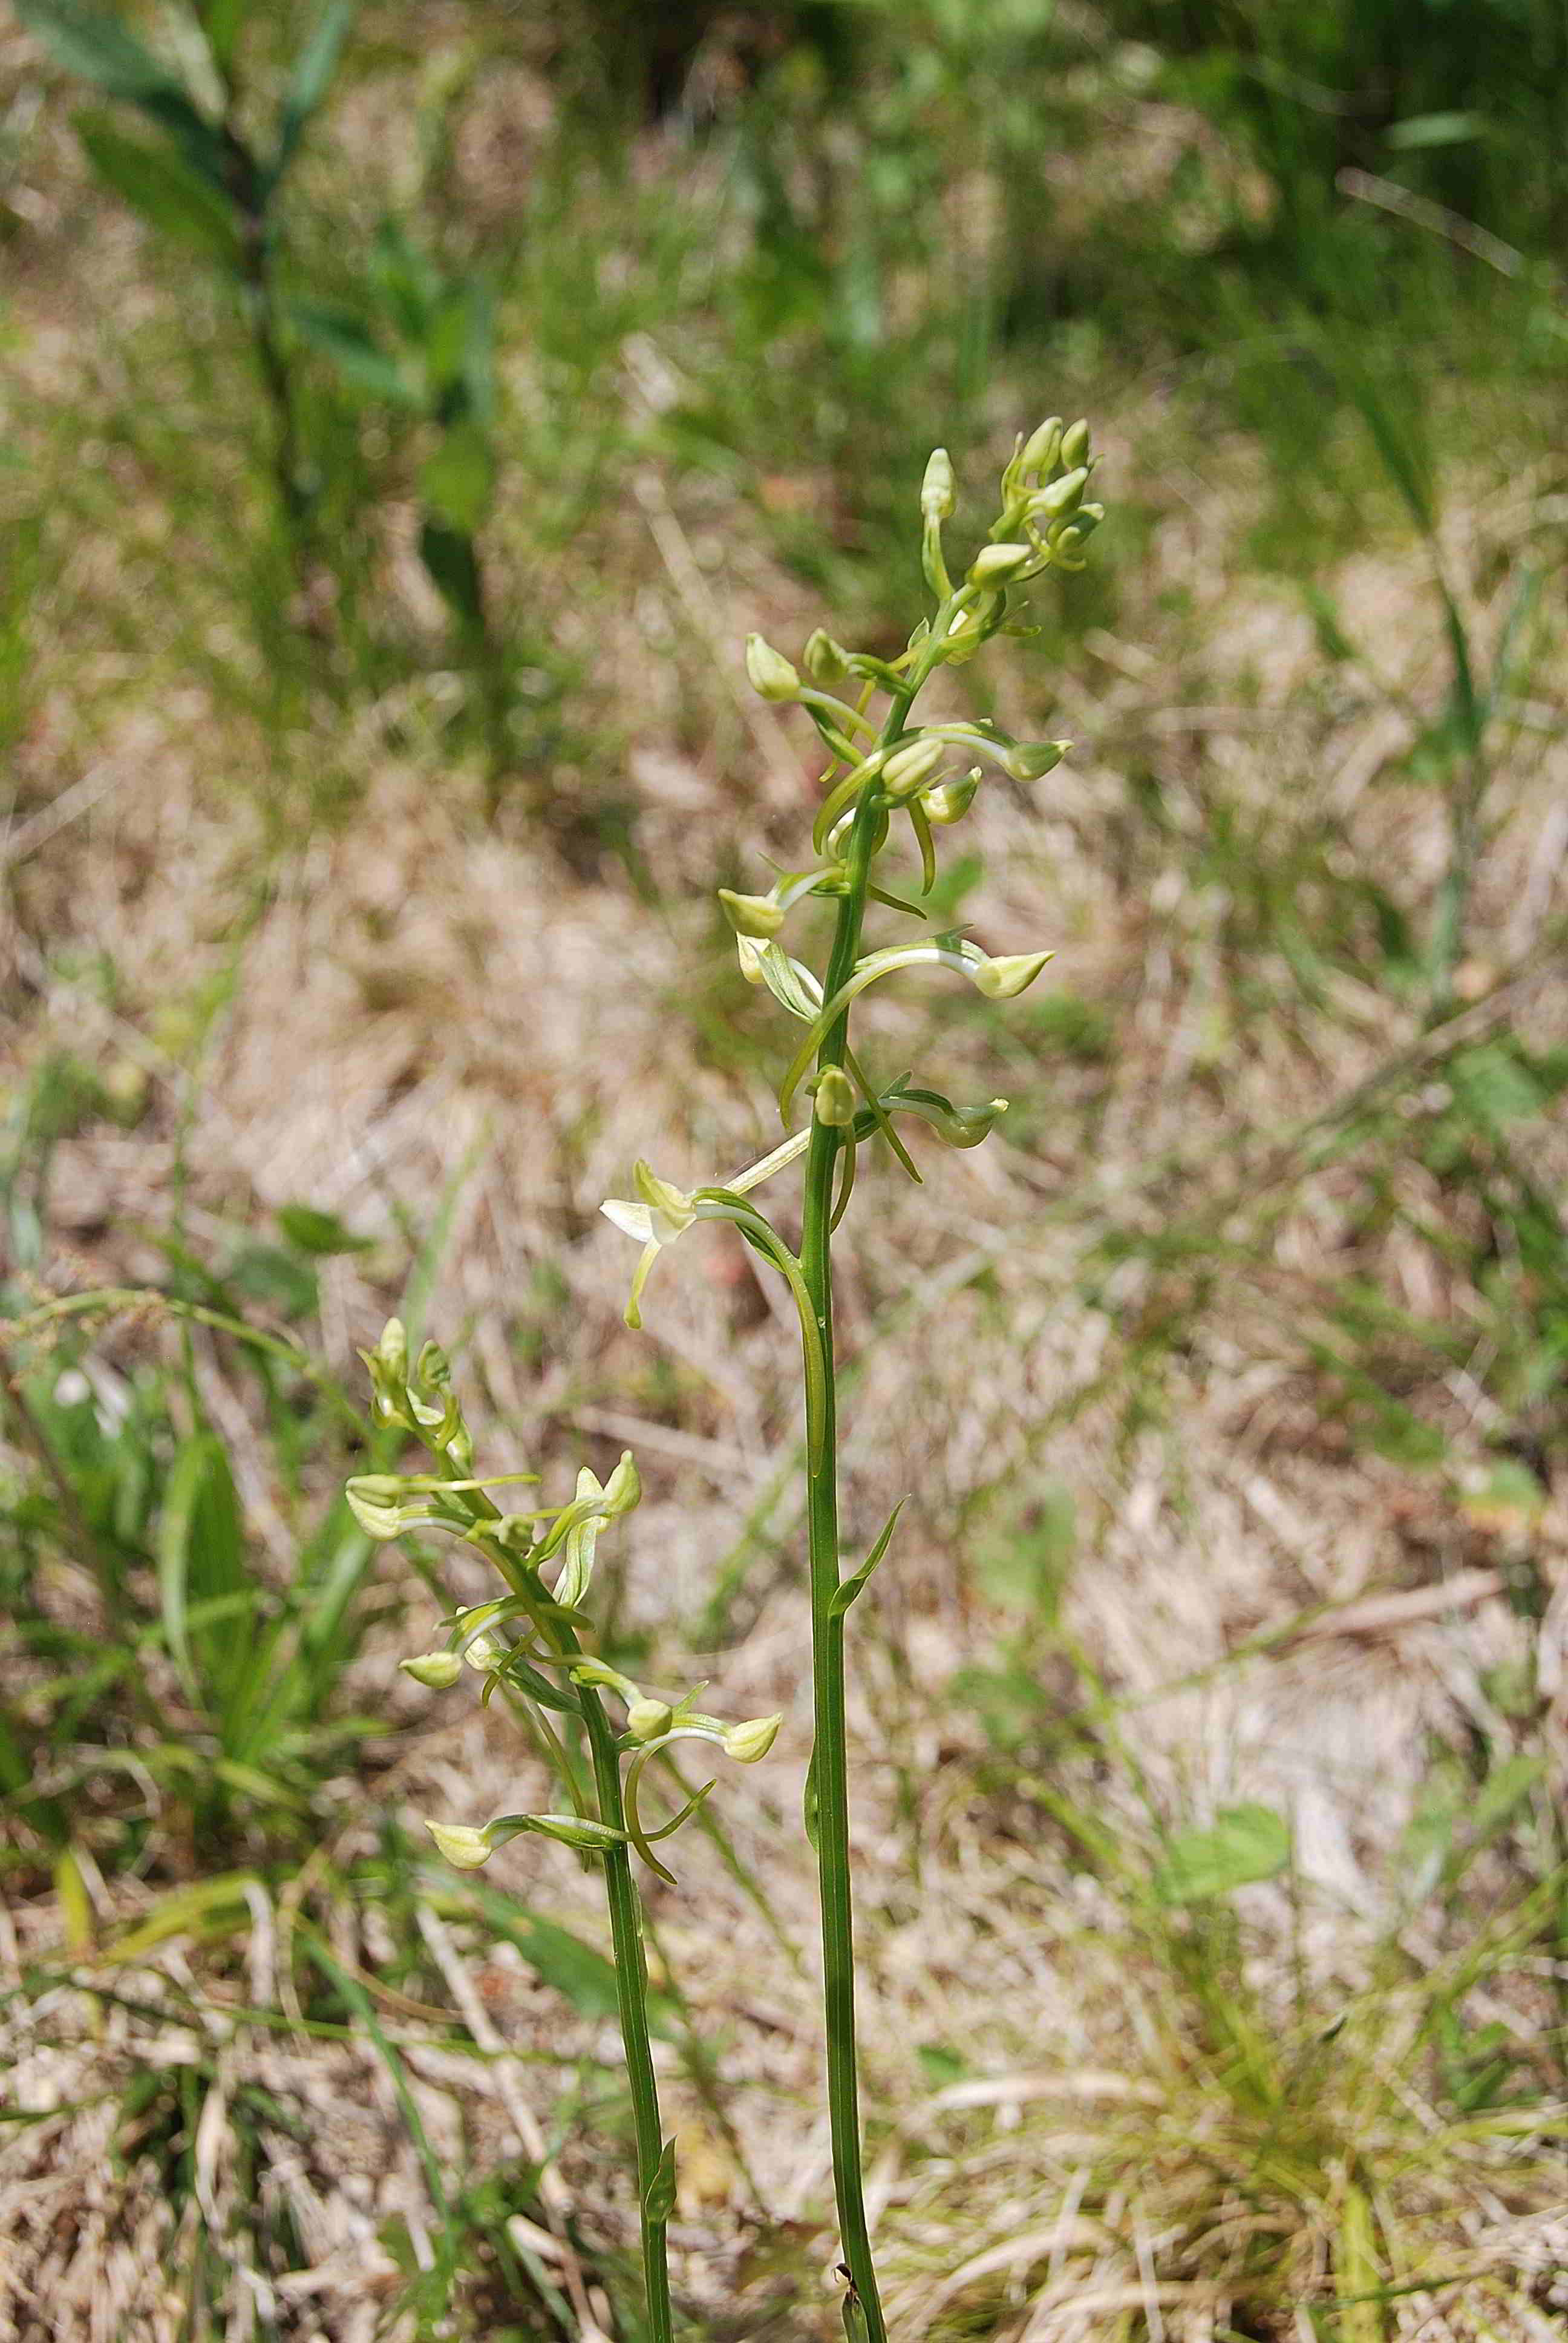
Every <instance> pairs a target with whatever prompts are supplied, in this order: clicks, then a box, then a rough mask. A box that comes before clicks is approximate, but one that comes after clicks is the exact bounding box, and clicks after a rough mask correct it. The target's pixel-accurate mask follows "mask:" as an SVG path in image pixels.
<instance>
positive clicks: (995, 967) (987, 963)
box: [970, 951, 1056, 1001]
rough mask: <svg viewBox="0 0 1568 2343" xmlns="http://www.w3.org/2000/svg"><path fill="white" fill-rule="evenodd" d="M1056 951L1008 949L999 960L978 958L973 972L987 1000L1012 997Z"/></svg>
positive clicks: (1026, 988) (1032, 980)
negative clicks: (1018, 950)
mask: <svg viewBox="0 0 1568 2343" xmlns="http://www.w3.org/2000/svg"><path fill="white" fill-rule="evenodd" d="M1055 958H1056V954H1055V953H1054V952H1048V951H1043V952H1006V953H1004V954H1003V955H1002V957H1001V959H1000V960H978V961H976V963H975V964H974V966H973V967H972V968H971V969H970V976H971V977H972V978H973V980H974V982H975V983H976V985H977V986H978V987H979V989H980V991H981V992H983V993H984V994H985V997H986V999H987V1000H988V1001H1012V1000H1014V999H1016V997H1017V995H1018V994H1019V993H1020V992H1024V991H1027V990H1028V989H1029V987H1030V985H1031V984H1032V983H1033V982H1034V980H1035V978H1036V977H1037V976H1038V975H1039V974H1040V970H1041V969H1042V968H1043V967H1044V966H1045V963H1046V961H1047V960H1054V959H1055Z"/></svg>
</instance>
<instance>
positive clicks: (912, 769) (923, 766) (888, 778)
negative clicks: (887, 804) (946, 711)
mask: <svg viewBox="0 0 1568 2343" xmlns="http://www.w3.org/2000/svg"><path fill="white" fill-rule="evenodd" d="M947 753H948V744H947V742H946V741H945V740H932V739H918V740H911V741H910V744H909V746H908V747H907V748H904V749H894V751H893V753H892V755H891V756H890V758H889V759H888V761H887V763H886V764H885V765H884V766H883V767H882V773H881V782H882V787H883V788H884V789H886V790H887V792H888V795H889V796H890V798H907V797H911V796H913V794H914V792H915V790H916V789H921V788H923V787H924V785H925V783H926V782H927V781H929V780H930V778H931V776H932V774H933V773H934V772H935V771H936V770H937V769H938V767H939V766H940V764H941V762H942V759H944V758H945V757H946V755H947Z"/></svg>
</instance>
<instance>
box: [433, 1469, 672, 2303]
mask: <svg viewBox="0 0 1568 2343" xmlns="http://www.w3.org/2000/svg"><path fill="white" fill-rule="evenodd" d="M479 1499H480V1502H481V1503H483V1504H485V1505H487V1506H490V1509H491V1511H492V1512H493V1511H494V1510H495V1509H494V1507H493V1506H491V1505H490V1499H489V1498H488V1497H487V1495H486V1494H485V1493H484V1492H483V1491H480V1492H479ZM484 1550H485V1552H486V1553H487V1554H488V1555H489V1557H490V1559H491V1560H492V1561H493V1562H494V1563H495V1564H496V1565H497V1567H498V1570H499V1571H500V1574H501V1575H502V1577H503V1578H504V1579H505V1580H506V1582H507V1584H508V1585H509V1586H510V1587H511V1588H512V1589H513V1591H514V1593H517V1594H522V1595H524V1596H525V1598H526V1597H527V1596H528V1594H531V1593H532V1592H533V1589H532V1587H531V1585H529V1584H528V1573H527V1571H526V1570H524V1569H522V1568H521V1567H519V1566H518V1564H515V1563H514V1562H513V1560H512V1557H511V1556H510V1555H509V1554H508V1553H507V1552H506V1550H505V1548H504V1547H502V1546H501V1545H499V1544H496V1543H494V1542H492V1541H488V1540H487V1541H486V1543H485V1549H484ZM536 1624H538V1626H539V1628H540V1631H541V1633H543V1634H546V1635H547V1636H548V1639H549V1641H550V1642H551V1643H552V1644H554V1645H555V1647H556V1650H557V1651H558V1653H559V1654H561V1656H562V1657H563V1658H576V1657H578V1656H579V1655H580V1653H581V1649H582V1647H581V1645H580V1644H579V1643H578V1637H577V1634H576V1633H575V1631H574V1630H573V1629H572V1628H571V1627H569V1626H568V1625H567V1624H566V1623H565V1622H564V1621H562V1620H559V1619H546V1618H542V1617H541V1618H538V1619H537V1620H536ZM576 1690H577V1694H578V1704H579V1705H580V1707H581V1710H582V1716H583V1723H584V1725H586V1727H587V1729H588V1751H589V1754H590V1755H591V1757H592V1759H593V1777H594V1788H595V1790H596V1792H597V1793H598V1818H599V1820H600V1822H603V1823H608V1824H609V1825H610V1826H611V1828H612V1829H615V1830H618V1831H624V1830H625V1828H626V1808H625V1805H624V1802H623V1800H622V1797H621V1786H620V1753H619V1750H618V1748H617V1746H616V1736H615V1730H614V1727H613V1726H612V1725H611V1724H610V1721H609V1719H608V1716H607V1715H605V1711H604V1704H603V1703H602V1701H601V1700H600V1699H599V1696H598V1692H597V1690H596V1689H595V1688H594V1686H593V1685H592V1684H578V1686H577V1687H576ZM562 1756H563V1760H564V1762H565V1768H566V1773H567V1777H568V1785H569V1786H573V1787H575V1784H573V1782H572V1768H571V1765H570V1761H569V1760H568V1759H565V1753H564V1752H563V1753H562ZM595 1860H596V1861H598V1862H599V1863H602V1865H604V1883H605V1899H606V1901H607V1903H608V1906H609V1933H610V1943H611V1946H612V1948H613V1950H614V1953H615V1991H616V2001H617V2005H618V2010H619V2016H620V2038H621V2047H622V2049H623V2051H624V2053H625V2056H626V2072H627V2079H628V2083H629V2085H630V2087H631V2117H632V2129H633V2133H634V2136H635V2137H636V2142H637V2207H638V2222H639V2224H640V2226H641V2231H642V2271H643V2284H644V2287H645V2288H646V2291H647V2298H648V2337H649V2343H673V2338H674V2332H675V2327H674V2319H673V2317H672V2314H671V2310H670V2303H669V2245H668V2219H659V2218H657V2217H654V2216H652V2215H650V2213H649V2211H648V2191H649V2189H650V2188H651V2187H652V2185H653V2180H654V2176H655V2174H656V2173H657V2172H658V2167H659V2159H660V2157H661V2156H662V2154H663V2148H664V2139H663V2127H662V2125H661V2122H660V2119H659V2112H658V2080H657V2078H656V2077H655V2074H654V2068H653V2044H652V2041H651V2039H650V2037H649V2035H648V1961H647V1958H646V1956H645V1955H644V1952H643V1945H642V1902H641V1898H640V1897H639V1896H638V1890H637V1881H636V1879H635V1878H634V1877H633V1875H632V1868H631V1850H630V1849H629V1847H627V1846H621V1845H618V1846H610V1847H607V1848H606V1849H605V1851H604V1853H603V1854H602V1855H598V1856H597V1857H596V1858H595Z"/></svg>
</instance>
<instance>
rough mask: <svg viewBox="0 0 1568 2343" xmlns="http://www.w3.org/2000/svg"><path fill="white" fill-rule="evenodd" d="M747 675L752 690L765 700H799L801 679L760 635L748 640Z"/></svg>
mask: <svg viewBox="0 0 1568 2343" xmlns="http://www.w3.org/2000/svg"><path fill="white" fill-rule="evenodd" d="M746 673H747V675H748V677H749V679H750V684H751V689H752V690H753V691H755V692H759V694H760V695H761V697H762V698H763V699H799V696H800V679H799V676H798V675H797V674H796V672H795V670H794V669H793V668H792V667H791V666H790V664H789V660H788V659H786V658H785V657H784V654H783V653H782V651H776V650H775V649H774V648H773V646H772V644H771V643H769V642H764V640H763V639H762V637H761V636H760V635H748V636H747V638H746Z"/></svg>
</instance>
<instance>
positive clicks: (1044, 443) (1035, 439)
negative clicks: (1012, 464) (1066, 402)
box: [1018, 415, 1061, 472]
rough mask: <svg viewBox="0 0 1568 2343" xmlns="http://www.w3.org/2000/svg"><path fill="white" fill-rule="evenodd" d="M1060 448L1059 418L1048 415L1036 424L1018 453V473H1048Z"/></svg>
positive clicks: (1058, 416)
mask: <svg viewBox="0 0 1568 2343" xmlns="http://www.w3.org/2000/svg"><path fill="white" fill-rule="evenodd" d="M1060 447H1061V417H1060V415H1048V416H1047V417H1046V419H1045V421H1044V422H1043V423H1037V424H1036V426H1035V427H1034V429H1033V430H1032V431H1031V432H1030V435H1029V437H1028V438H1027V439H1026V440H1025V441H1024V444H1023V446H1022V447H1021V448H1020V451H1019V457H1018V469H1019V470H1020V472H1049V471H1050V468H1051V466H1052V465H1053V464H1054V463H1055V461H1056V459H1057V456H1058V453H1059V452H1060Z"/></svg>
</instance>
